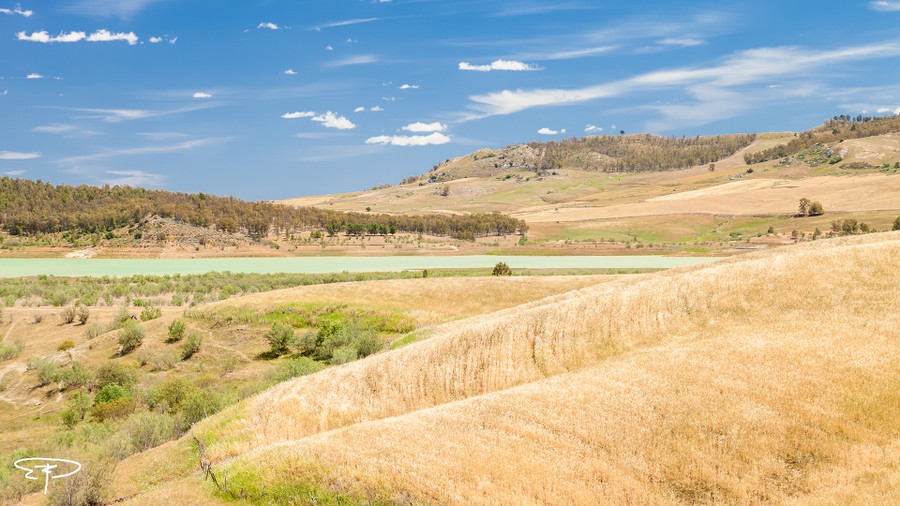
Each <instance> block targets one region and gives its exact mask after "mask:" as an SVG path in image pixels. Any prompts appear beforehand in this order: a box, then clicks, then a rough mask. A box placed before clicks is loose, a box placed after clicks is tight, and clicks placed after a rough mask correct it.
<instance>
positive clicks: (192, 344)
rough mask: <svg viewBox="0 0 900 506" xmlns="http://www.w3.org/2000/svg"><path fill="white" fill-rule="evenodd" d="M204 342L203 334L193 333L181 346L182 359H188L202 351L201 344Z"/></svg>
mask: <svg viewBox="0 0 900 506" xmlns="http://www.w3.org/2000/svg"><path fill="white" fill-rule="evenodd" d="M202 343H203V336H201V335H200V334H197V333H191V334H190V335H188V337H187V339H185V341H184V345H182V347H181V360H187V359H189V358H191V357H193V356H194V353H197V352H198V351H200V345H201V344H202Z"/></svg>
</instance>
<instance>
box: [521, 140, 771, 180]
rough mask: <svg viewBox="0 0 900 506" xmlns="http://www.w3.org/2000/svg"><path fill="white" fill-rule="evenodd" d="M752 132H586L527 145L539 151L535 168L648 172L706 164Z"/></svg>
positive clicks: (747, 142)
mask: <svg viewBox="0 0 900 506" xmlns="http://www.w3.org/2000/svg"><path fill="white" fill-rule="evenodd" d="M754 139H755V136H753V135H718V136H713V137H691V138H685V137H682V138H677V137H662V136H658V135H650V134H643V135H630V136H627V137H625V136H610V135H604V136H588V137H582V138H575V137H573V138H572V139H569V140H563V141H551V142H545V143H539V142H532V143H530V144H529V146H530V147H531V148H532V149H533V150H535V151H536V152H538V153H540V154H541V157H540V161H539V162H538V164H537V167H536V169H537V170H538V171H541V170H544V171H548V170H550V171H552V170H555V169H560V168H562V167H564V166H566V167H573V168H581V169H585V170H596V171H602V172H650V171H662V170H674V169H684V168H688V167H693V166H695V165H706V164H709V163H712V162H716V161H719V160H721V159H722V158H725V157H727V156H730V155H732V154H734V153H736V152H737V151H739V150H741V149H743V148H745V147H747V146H749V145H750V143H751V142H753V140H754Z"/></svg>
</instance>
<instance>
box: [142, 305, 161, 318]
mask: <svg viewBox="0 0 900 506" xmlns="http://www.w3.org/2000/svg"><path fill="white" fill-rule="evenodd" d="M160 316H162V309H160V308H158V307H153V306H146V307H144V309H143V310H141V321H143V322H147V321H150V320H155V319H157V318H159V317H160Z"/></svg>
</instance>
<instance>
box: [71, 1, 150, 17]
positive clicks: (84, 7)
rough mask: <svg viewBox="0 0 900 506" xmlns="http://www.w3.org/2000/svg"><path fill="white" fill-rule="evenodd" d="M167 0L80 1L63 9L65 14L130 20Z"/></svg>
mask: <svg viewBox="0 0 900 506" xmlns="http://www.w3.org/2000/svg"><path fill="white" fill-rule="evenodd" d="M164 1H165V0H78V1H75V2H70V4H69V5H67V6H66V7H64V8H63V10H64V11H65V12H69V13H71V14H77V15H81V16H88V17H101V18H122V19H130V18H131V17H133V16H134V15H136V14H137V13H139V12H140V11H142V10H144V9H145V8H147V7H149V6H151V5H153V4H157V3H162V2H164Z"/></svg>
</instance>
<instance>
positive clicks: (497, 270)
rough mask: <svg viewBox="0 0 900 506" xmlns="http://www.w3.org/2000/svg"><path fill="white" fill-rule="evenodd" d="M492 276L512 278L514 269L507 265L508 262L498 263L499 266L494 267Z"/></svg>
mask: <svg viewBox="0 0 900 506" xmlns="http://www.w3.org/2000/svg"><path fill="white" fill-rule="evenodd" d="M491 275H492V276H512V269H510V268H509V266H508V265H506V262H498V263H497V265H495V266H494V271H493V272H491Z"/></svg>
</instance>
